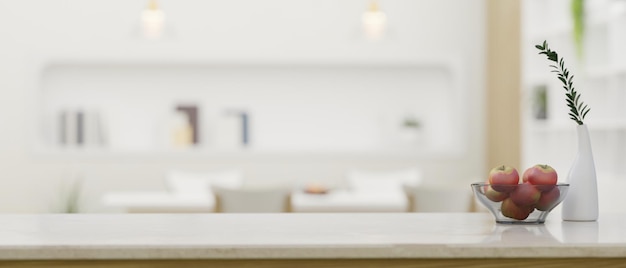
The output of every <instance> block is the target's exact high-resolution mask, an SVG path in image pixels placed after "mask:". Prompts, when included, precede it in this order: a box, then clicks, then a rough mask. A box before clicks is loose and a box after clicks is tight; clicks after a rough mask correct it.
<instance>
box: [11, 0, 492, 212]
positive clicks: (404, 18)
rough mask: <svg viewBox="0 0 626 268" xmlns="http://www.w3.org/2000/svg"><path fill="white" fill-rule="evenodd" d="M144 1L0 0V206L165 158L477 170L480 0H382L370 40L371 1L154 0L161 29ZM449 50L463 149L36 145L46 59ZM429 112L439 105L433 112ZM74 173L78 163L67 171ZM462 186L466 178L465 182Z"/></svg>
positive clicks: (50, 197) (151, 175)
mask: <svg viewBox="0 0 626 268" xmlns="http://www.w3.org/2000/svg"><path fill="white" fill-rule="evenodd" d="M145 4H146V3H145V1H134V0H133V1H129V0H108V1H91V0H90V1H85V0H68V1H61V0H55V1H44V0H40V1H35V0H20V1H17V0H16V1H9V0H0V46H1V47H2V49H1V50H0V122H2V128H1V129H2V131H0V170H2V173H0V174H1V175H0V183H1V184H2V187H0V212H46V211H51V209H54V208H55V207H56V206H57V205H58V204H56V203H55V202H56V201H58V199H59V194H60V192H62V185H63V181H66V180H68V179H71V178H73V177H76V176H85V177H86V178H88V179H89V183H90V184H91V185H92V187H93V186H97V187H98V188H99V189H98V191H104V190H107V189H157V188H159V187H162V176H163V174H164V172H165V171H166V170H167V169H170V168H181V169H189V170H214V169H220V168H232V167H237V168H241V169H242V170H243V171H244V173H245V174H246V176H247V178H248V179H249V180H251V181H254V182H258V183H262V182H268V181H272V180H281V181H298V182H304V181H313V180H318V181H324V182H327V183H329V184H335V183H336V184H338V183H339V182H340V181H341V179H342V177H343V174H344V173H345V171H346V170H347V169H348V168H367V169H392V168H401V167H407V166H418V167H421V168H422V169H423V171H424V174H425V175H426V179H427V183H433V184H435V183H437V184H438V183H444V182H445V183H462V184H466V183H469V182H470V181H472V180H475V179H476V178H477V177H480V176H482V175H483V174H484V172H485V167H484V160H483V159H484V150H483V144H484V141H483V134H484V130H483V126H484V120H483V113H484V111H483V108H482V107H483V97H484V96H483V91H484V90H483V87H484V75H485V74H484V71H483V69H484V68H483V67H484V51H483V47H484V36H485V23H484V3H483V1H479V0H475V1H466V0H454V1H453V0H445V1H437V0H431V1H416V0H393V1H391V0H390V1H381V2H380V5H381V8H382V9H383V10H384V11H386V12H387V15H388V18H389V25H390V29H389V35H388V38H387V39H385V40H382V41H380V42H369V41H367V40H365V39H364V38H363V37H362V36H361V34H360V28H359V27H360V25H359V20H360V16H361V12H362V11H363V10H364V9H365V7H366V5H367V1H356V0H342V1H333V0H316V1H309V0H307V1H300V0H298V1H294V0H267V1H252V0H229V1H201V0H185V1H166V0H163V1H161V6H162V7H163V9H164V11H165V12H166V16H167V22H168V23H169V24H168V28H167V36H166V38H165V39H163V40H159V41H149V40H143V39H141V38H140V37H139V32H138V31H139V26H138V23H139V19H138V17H139V12H140V11H141V10H142V9H143V8H144V6H145ZM432 58H446V59H450V58H452V59H456V60H458V62H459V63H460V64H461V65H460V66H461V67H460V69H461V71H462V73H463V74H464V77H465V80H464V81H465V82H464V85H463V86H462V88H461V89H462V90H464V91H466V94H465V95H464V96H465V97H466V99H465V100H464V103H465V104H466V105H467V106H466V107H465V109H466V111H464V112H463V113H462V114H459V115H458V116H460V117H462V118H463V120H461V124H467V126H468V127H467V128H463V129H466V131H467V133H462V135H463V136H464V137H466V139H467V144H466V146H467V150H465V151H464V153H463V154H461V155H454V156H445V155H444V156H437V155H434V156H429V155H421V156H419V155H418V156H413V155H391V156H389V155H380V156H379V155H371V154H370V155H359V154H294V155H289V154H273V155H262V154H261V155H258V154H256V155H255V154H252V155H241V154H236V155H210V154H208V155H207V154H200V155H194V154H151V155H146V154H137V155H133V154H130V155H127V154H114V155H107V154H96V155H89V154H87V155H85V154H81V153H72V154H64V153H41V152H39V151H38V150H36V149H37V148H36V146H35V144H37V134H36V133H37V131H38V122H39V121H38V120H39V119H40V118H39V111H40V109H39V107H38V105H40V104H41V97H42V91H41V90H42V87H41V85H40V78H41V77H40V76H41V73H42V70H43V69H44V68H45V67H46V66H48V65H49V64H51V63H59V62H60V63H67V62H69V63H72V62H83V63H90V62H116V63H149V62H158V63H159V64H163V63H165V64H167V63H168V62H195V63H201V64H210V63H214V62H221V63H240V64H255V63H279V64H280V63H292V64H303V63H304V64H312V63H321V64H345V63H348V64H354V63H366V64H378V63H406V62H409V63H415V62H420V61H421V60H423V59H432ZM432 116H433V117H434V118H436V114H435V115H432ZM75 174H82V175H75ZM468 187H469V186H468Z"/></svg>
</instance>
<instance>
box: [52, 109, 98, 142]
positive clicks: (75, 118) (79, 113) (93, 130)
mask: <svg viewBox="0 0 626 268" xmlns="http://www.w3.org/2000/svg"><path fill="white" fill-rule="evenodd" d="M58 120H59V121H58V127H57V129H58V142H59V144H60V145H61V146H63V147H91V146H96V147H97V146H103V145H104V144H105V140H104V134H103V129H102V122H101V119H100V114H99V112H98V111H96V110H89V109H76V110H72V109H63V110H61V111H60V112H59V119H58Z"/></svg>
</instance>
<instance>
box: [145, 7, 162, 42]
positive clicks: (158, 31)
mask: <svg viewBox="0 0 626 268" xmlns="http://www.w3.org/2000/svg"><path fill="white" fill-rule="evenodd" d="M141 19H142V26H143V36H144V37H146V38H150V39H156V38H159V37H161V35H162V33H163V24H164V22H165V14H163V11H162V10H160V9H159V6H158V4H157V1H156V0H150V2H148V7H147V8H146V9H145V10H144V11H143V13H142V14H141Z"/></svg>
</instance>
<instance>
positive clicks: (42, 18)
mask: <svg viewBox="0 0 626 268" xmlns="http://www.w3.org/2000/svg"><path fill="white" fill-rule="evenodd" d="M581 3H582V4H581ZM573 5H581V6H582V9H583V10H584V12H583V13H584V16H583V17H582V18H577V17H575V16H574V15H575V12H573V11H572V10H573V9H572V7H573ZM577 19H578V20H579V21H580V20H582V22H583V25H584V26H585V27H584V32H582V33H580V34H581V36H582V37H581V38H582V39H580V40H582V41H580V42H579V41H576V39H575V38H574V37H573V36H574V32H575V30H576V29H578V28H577V27H575V26H574V25H578V24H576V23H578V22H577ZM0 33H1V35H0V39H1V40H2V42H1V44H2V47H3V49H2V50H0V72H1V74H2V75H0V94H1V97H0V103H1V104H2V105H0V109H1V110H0V111H1V112H0V122H2V131H1V132H0V133H1V134H0V158H1V159H0V160H1V161H0V167H1V168H2V171H3V172H2V175H0V183H1V185H2V187H0V212H2V213H146V212H148V213H188V212H200V213H206V212H210V213H213V212H216V213H221V212H464V211H467V212H469V211H479V210H480V208H479V207H478V206H477V205H476V204H475V202H474V199H473V197H472V193H471V189H470V187H469V184H470V183H472V182H479V181H484V180H485V179H486V177H487V173H488V171H489V170H490V169H491V167H494V166H496V165H501V164H507V165H512V166H515V167H517V168H518V170H520V172H521V171H523V170H524V169H525V168H526V167H530V166H531V165H534V164H537V163H545V164H550V165H552V166H553V167H555V169H556V170H557V172H559V180H560V181H564V180H565V178H566V175H567V170H568V169H569V165H570V164H571V162H572V160H573V158H574V156H575V154H576V136H575V135H576V134H575V133H576V132H575V128H574V127H575V125H574V123H572V122H571V121H570V120H569V118H568V117H567V116H566V114H567V107H566V105H565V102H564V100H563V99H562V92H561V91H560V90H561V88H560V86H559V85H558V82H559V81H558V80H557V79H556V78H555V77H553V76H552V74H551V73H550V72H549V68H548V63H547V62H546V61H545V59H544V58H543V57H541V56H539V55H537V51H536V49H535V48H534V45H536V44H539V43H541V42H543V40H548V41H549V43H550V45H551V47H552V48H553V49H555V50H558V51H559V52H560V55H562V56H563V57H565V59H566V60H567V61H568V63H569V66H570V67H571V68H570V69H572V72H573V73H575V74H576V79H577V80H576V83H577V84H578V87H577V88H579V90H580V91H581V92H582V93H583V99H584V100H585V102H586V103H588V104H589V106H590V107H592V109H591V113H590V114H589V116H588V122H589V123H588V124H589V128H590V132H591V135H592V144H593V149H594V156H595V160H596V168H597V171H598V183H599V187H600V191H601V194H600V205H601V209H602V210H620V207H619V206H618V205H616V204H619V202H616V201H615V198H619V194H618V193H617V191H616V190H613V189H618V187H615V185H616V184H623V183H624V179H623V178H622V177H623V176H624V175H625V174H624V171H623V170H622V168H621V167H622V164H623V163H625V162H624V161H626V159H625V158H626V151H625V149H626V122H625V121H624V116H623V114H624V111H623V107H622V105H620V104H619V103H620V101H621V100H625V99H626V93H625V90H626V52H624V50H623V48H624V47H626V1H622V0H597V1H589V0H588V1H580V0H577V1H570V0H551V1H541V0H523V1H508V0H507V1H501V0H471V1H467V0H443V1H441V0H379V1H376V0H342V1H335V0H315V1H312V0H266V1H252V0H229V1H218V0H186V1H174V0H158V1H156V0H107V1H92V0H88V1H85V0H67V1H60V0H52V1H50V0H49V1H43V0H19V1H17V0H2V1H0ZM581 44H582V45H581ZM579 45H580V47H579ZM577 49H579V50H577ZM614 192H615V193H614Z"/></svg>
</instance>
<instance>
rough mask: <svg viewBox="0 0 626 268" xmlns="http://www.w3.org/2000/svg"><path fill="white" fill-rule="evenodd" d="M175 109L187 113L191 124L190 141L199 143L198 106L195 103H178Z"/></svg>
mask: <svg viewBox="0 0 626 268" xmlns="http://www.w3.org/2000/svg"><path fill="white" fill-rule="evenodd" d="M176 111H178V112H182V113H185V114H187V120H188V121H189V126H191V143H193V144H196V145H197V144H198V143H200V136H199V132H200V130H199V127H200V126H199V124H198V116H199V115H198V106H197V105H178V106H176Z"/></svg>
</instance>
